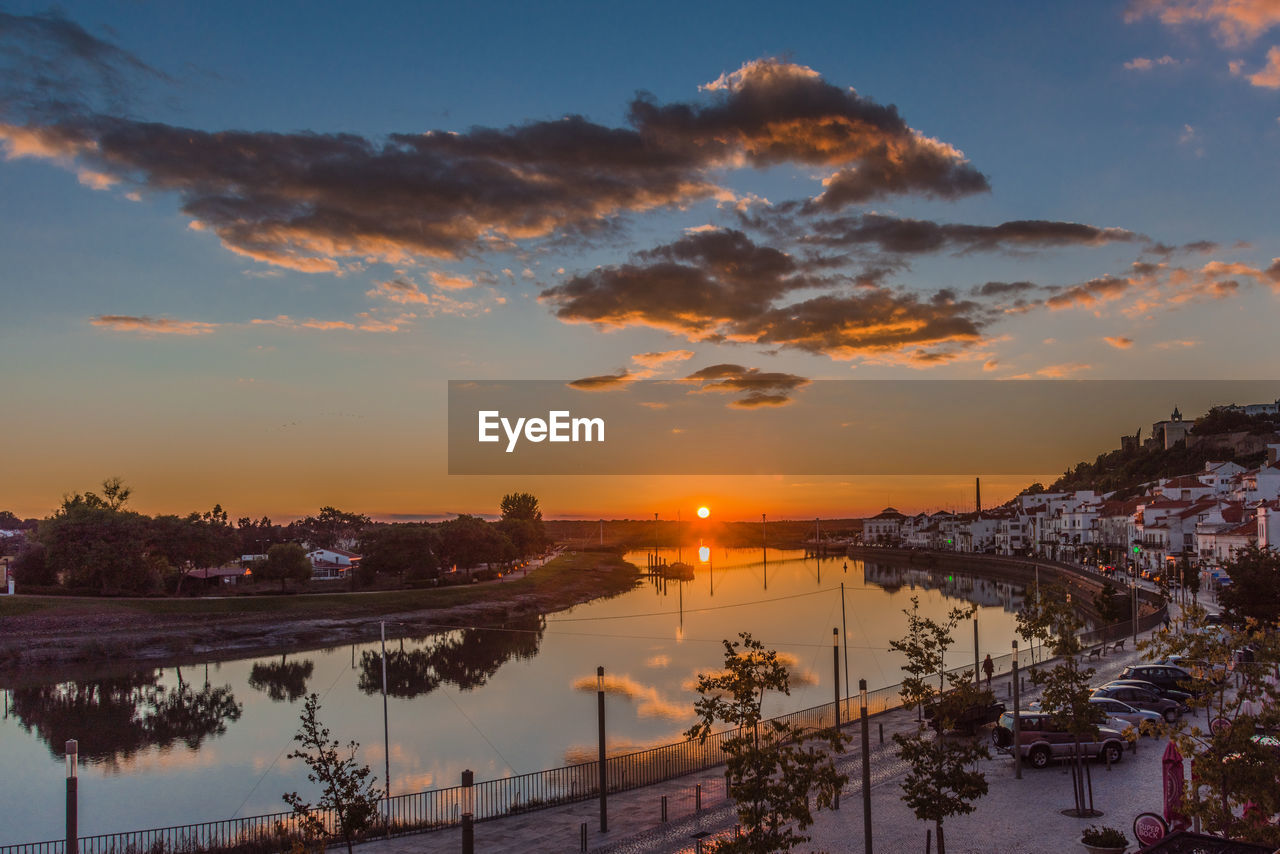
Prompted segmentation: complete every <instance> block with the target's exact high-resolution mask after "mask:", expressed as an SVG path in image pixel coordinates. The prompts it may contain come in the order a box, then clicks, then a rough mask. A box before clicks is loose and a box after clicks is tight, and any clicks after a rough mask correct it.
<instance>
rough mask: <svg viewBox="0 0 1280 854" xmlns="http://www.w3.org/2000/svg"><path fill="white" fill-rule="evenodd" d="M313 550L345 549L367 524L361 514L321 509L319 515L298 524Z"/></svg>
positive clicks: (366, 518)
mask: <svg viewBox="0 0 1280 854" xmlns="http://www.w3.org/2000/svg"><path fill="white" fill-rule="evenodd" d="M298 524H299V526H300V527H301V528H302V530H303V531H304V532H305V534H304V535H305V536H306V539H307V544H308V545H309V546H311V548H313V549H332V548H345V547H347V546H349V545H351V544H353V543H355V542H356V541H357V540H358V539H360V532H361V531H363V530H364V529H365V527H366V526H367V525H368V524H369V517H368V516H365V515H363V514H361V513H344V512H343V511H341V510H339V509H338V508H336V507H321V508H320V515H318V516H308V517H307V518H305V519H303V520H302V521H301V522H300V523H298Z"/></svg>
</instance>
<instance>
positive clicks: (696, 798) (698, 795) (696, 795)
mask: <svg viewBox="0 0 1280 854" xmlns="http://www.w3.org/2000/svg"><path fill="white" fill-rule="evenodd" d="M693 811H694V812H696V813H697V814H698V815H702V784H701V783H698V784H696V785H695V786H694V787H693Z"/></svg>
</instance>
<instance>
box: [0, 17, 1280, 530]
mask: <svg viewBox="0 0 1280 854" xmlns="http://www.w3.org/2000/svg"><path fill="white" fill-rule="evenodd" d="M0 81H2V82H0V198H2V199H3V200H4V203H3V205H0V263H2V264H3V270H4V273H3V275H2V276H0V358H2V359H3V362H4V365H5V369H4V371H3V373H2V374H0V376H2V377H3V379H0V390H2V391H3V392H4V395H3V400H4V405H3V406H2V407H0V435H3V437H4V442H3V448H4V450H3V466H0V470H2V474H0V478H2V480H0V507H3V506H7V507H8V508H9V509H12V510H14V511H15V512H17V513H19V515H34V516H43V515H45V514H47V513H49V512H51V511H52V510H53V509H54V508H56V507H57V506H58V504H59V503H60V501H61V498H62V496H63V495H65V494H68V493H73V492H79V491H84V490H87V489H93V488H95V486H96V484H98V483H100V482H101V481H102V480H103V479H104V478H108V477H116V476H118V477H121V478H123V479H124V480H125V481H126V482H127V483H128V484H130V485H131V486H132V487H133V490H134V498H133V505H134V506H135V507H136V508H138V509H140V510H143V511H145V512H152V513H155V512H189V511H192V510H204V509H207V508H209V507H211V506H212V505H213V504H214V503H215V502H217V503H221V504H222V505H223V507H225V508H227V509H228V511H229V512H230V513H231V514H232V516H233V517H235V516H254V517H258V516H261V515H269V516H272V517H273V518H276V519H288V518H292V517H295V516H299V515H305V514H307V513H312V512H315V510H316V509H317V508H319V507H321V506H323V505H333V506H338V507H341V508H343V509H349V510H358V511H360V512H365V513H368V514H370V515H373V516H375V517H380V518H404V517H409V516H413V515H424V516H425V515H435V514H451V513H457V512H484V513H492V512H495V511H496V508H497V504H498V500H499V498H500V497H501V496H502V495H503V494H504V493H506V492H510V491H515V490H524V491H531V492H534V493H535V494H537V495H538V496H539V497H540V498H541V501H542V506H543V508H544V511H545V512H546V514H547V515H548V516H553V517H554V516H582V517H587V518H597V517H600V516H604V517H614V516H617V517H626V516H630V517H635V518H648V517H650V516H651V514H652V513H654V512H658V513H660V514H661V515H662V516H663V517H668V518H672V517H674V516H675V515H676V514H677V512H680V511H681V508H691V507H696V506H698V505H699V504H709V505H711V506H713V507H715V508H716V511H717V513H718V514H719V515H720V516H721V517H723V518H755V517H757V516H758V515H759V514H760V513H768V514H770V515H771V516H774V517H776V518H782V517H786V516H798V517H807V516H813V515H825V516H855V515H863V514H869V513H873V512H875V511H877V510H878V509H880V508H881V507H883V506H884V505H885V504H887V503H893V504H894V505H895V506H898V507H899V508H900V509H913V510H914V509H925V508H937V507H951V508H963V507H966V506H970V505H971V503H972V497H971V496H972V478H971V477H969V476H968V475H967V474H966V475H964V476H960V475H951V474H948V475H945V476H944V475H939V476H933V477H930V476H928V475H925V474H920V473H918V472H910V476H907V474H908V468H909V467H906V466H904V468H903V469H902V471H903V475H902V476H897V477H895V476H891V475H883V474H877V475H875V476H864V475H863V473H862V472H858V471H833V472H831V473H829V474H826V475H819V476H816V477H815V476H813V475H811V474H805V475H803V476H800V475H795V474H793V473H790V472H786V471H779V472H776V473H773V474H767V475H752V476H746V475H736V476H735V475H731V474H714V475H699V474H688V475H683V476H682V475H681V474H678V473H676V474H670V473H664V474H662V475H661V476H657V475H654V476H646V475H643V474H641V475H625V476H623V475H618V476H614V475H609V476H606V475H599V474H591V473H590V471H585V472H584V471H581V470H577V469H575V470H574V471H575V473H572V474H570V473H563V474H545V475H524V474H520V473H518V472H515V471H513V472H512V473H511V474H488V475H460V474H453V475H450V474H449V447H448V444H449V443H448V430H447V422H448V408H449V398H448V383H449V382H450V381H451V380H452V381H485V382H491V383H499V384H500V383H503V382H506V381H511V380H544V381H557V382H563V383H573V385H571V386H570V388H573V389H576V390H577V391H579V392H581V395H582V399H583V401H584V402H583V403H582V408H583V409H584V410H587V409H589V408H590V406H591V403H590V401H591V400H593V399H601V396H602V395H607V394H612V393H625V392H626V390H628V389H632V390H634V389H635V388H639V387H641V386H639V385H637V383H639V382H641V381H649V382H653V381H660V382H665V383H669V384H673V385H674V384H676V383H679V385H674V387H676V388H679V389H685V390H687V391H686V392H685V393H687V394H688V395H696V394H701V393H704V392H716V394H714V395H709V396H708V397H709V398H712V399H715V400H716V401H718V402H719V403H718V405H720V406H722V407H723V408H724V409H726V410H731V413H729V414H728V415H726V416H725V417H727V418H729V421H725V420H724V419H723V418H722V419H720V420H718V421H717V422H716V424H717V427H716V429H717V430H724V431H726V435H728V434H733V433H736V432H739V431H747V432H749V431H750V430H751V429H754V428H753V426H752V422H751V419H753V418H754V419H758V420H757V422H756V423H760V421H759V420H760V419H767V418H768V417H769V416H770V415H771V414H775V413H776V412H777V411H779V410H781V409H787V410H788V411H789V412H791V413H792V414H795V415H801V414H802V413H804V412H805V409H804V407H805V406H806V395H808V396H810V397H812V396H813V395H814V392H813V391H812V389H813V388H815V385H814V383H815V381H818V380H858V381H880V380H896V381H913V380H919V379H929V380H954V381H957V382H960V381H968V380H978V379H981V380H1010V381H1026V380H1030V379H1034V380H1116V379H1125V380H1205V379H1236V380H1242V379H1253V380H1269V379H1274V378H1275V377H1274V371H1273V370H1272V369H1271V366H1273V365H1274V364H1276V361H1277V357H1278V356H1280V343H1278V339H1277V336H1276V335H1275V317H1276V308H1277V297H1278V296H1280V263H1278V262H1277V260H1276V256H1277V255H1280V240H1277V237H1278V235H1277V228H1278V226H1277V222H1278V221H1277V218H1276V216H1275V212H1276V203H1275V200H1276V199H1277V198H1278V197H1280V193H1278V192H1277V191H1278V190H1280V186H1277V184H1278V182H1277V169H1276V161H1277V155H1278V154H1280V4H1277V3H1276V2H1274V0H1135V2H1130V3H1124V2H1081V3H1073V4H1026V3H982V4H968V5H963V4H911V3H900V4H870V3H847V2H846V3H806V4H789V5H781V6H780V5H779V4H773V3H743V2H738V3H734V4H719V3H703V4H664V3H647V4H635V5H629V6H622V5H620V4H609V5H601V4H589V3H547V4H526V5H524V6H519V5H516V4H506V3H501V4H492V3H466V4H457V3H453V4H434V3H403V4H396V3H386V4H378V5H376V6H375V7H373V8H366V7H365V6H364V5H358V4H336V3H287V2H280V3H272V4H258V3H225V4H171V3H150V2H94V3H75V2H70V3H62V4H60V5H58V6H57V7H49V6H46V5H42V4H32V3H13V2H11V3H4V2H0ZM1275 396H1276V397H1280V391H1277V392H1276V395H1275ZM1168 397H1169V399H1168V400H1167V401H1163V402H1160V403H1159V404H1153V403H1152V402H1151V401H1150V400H1148V399H1144V400H1143V401H1142V407H1141V408H1138V407H1136V406H1135V407H1133V408H1131V409H1126V408H1125V407H1124V406H1120V405H1115V406H1113V405H1108V406H1107V407H1105V410H1106V411H1105V412H1092V411H1082V412H1080V413H1079V417H1080V418H1081V419H1083V420H1088V421H1089V422H1090V423H1091V424H1092V423H1096V422H1098V421H1099V420H1100V419H1101V420H1102V424H1103V426H1105V428H1106V430H1109V431H1110V433H1109V434H1108V435H1114V436H1115V437H1116V442H1114V443H1112V444H1113V445H1114V444H1118V437H1119V435H1120V433H1122V432H1123V433H1131V432H1132V430H1133V428H1134V426H1136V425H1138V424H1150V423H1151V422H1152V421H1155V420H1158V419H1159V418H1162V417H1164V416H1165V414H1166V413H1167V411H1168V410H1169V409H1171V408H1172V407H1173V406H1174V405H1177V404H1178V400H1177V399H1176V397H1177V395H1176V394H1175V393H1171V394H1169V395H1168ZM1217 402H1221V403H1229V402H1238V403H1245V402H1253V401H1244V400H1239V401H1232V400H1227V399H1224V400H1221V401H1217ZM886 405H887V404H886ZM526 414H527V413H526ZM1196 414H1199V413H1198V412H1188V415H1191V416H1194V415H1196ZM812 417H813V418H818V417H823V418H826V417H839V416H838V415H837V416H831V415H829V413H826V412H821V413H820V412H819V411H818V410H814V411H813V415H812ZM904 417H905V416H904ZM991 417H992V419H993V420H994V419H1000V420H1007V419H1018V418H1020V417H1022V414H1020V413H1019V412H1018V411H1017V408H1016V407H1012V408H1010V407H1007V406H1006V407H1004V408H1003V409H997V410H993V411H992V413H991ZM939 418H940V429H939V431H938V436H939V437H940V438H939V441H942V439H941V437H942V436H943V435H945V423H944V421H945V416H939ZM733 419H737V420H736V421H735V420H733ZM841 423H843V422H841ZM1113 428H1114V429H1113ZM680 429H682V428H680V427H676V426H672V427H671V429H670V430H667V429H665V428H664V429H658V430H655V435H654V439H653V443H652V448H651V450H650V452H651V453H652V454H653V455H655V456H657V457H661V456H662V455H663V454H664V453H665V448H666V445H664V443H666V442H669V441H671V438H670V437H671V436H673V435H678V433H677V432H673V431H679V430H680ZM1104 432H1105V431H1104ZM850 441H856V439H851V440H850ZM1110 446H1111V445H1108V446H1107V447H1096V448H1094V449H1093V451H1092V452H1091V453H1089V454H1087V455H1085V456H1087V457H1092V456H1093V455H1094V454H1095V453H1099V452H1102V451H1105V450H1107V449H1108V447H1110ZM1080 458H1081V456H1080V454H1079V449H1078V448H1075V447H1070V448H1068V447H1066V446H1063V447H1062V449H1061V451H1060V452H1057V453H1048V454H1046V455H1045V459H1044V465H1043V468H1041V469H1039V473H1037V472H1035V471H1030V472H1026V473H1025V476H1022V475H1009V474H1004V473H1002V474H999V475H996V476H992V477H991V478H990V479H989V480H984V492H983V494H984V503H988V504H989V503H991V502H993V501H996V500H1003V499H1006V498H1008V497H1010V496H1012V495H1013V494H1015V493H1016V492H1017V491H1018V490H1019V489H1020V488H1021V487H1022V486H1023V485H1025V483H1027V482H1028V481H1029V480H1030V479H1035V476H1037V474H1038V476H1040V477H1052V476H1053V474H1054V473H1055V472H1059V471H1061V470H1062V469H1063V468H1064V467H1066V466H1068V465H1071V464H1072V463H1074V462H1075V461H1077V460H1078V459H1080ZM571 468H572V467H571ZM659 469H661V467H660V466H659V467H655V470H659ZM750 470H754V469H751V468H749V467H746V466H744V471H750ZM972 474H973V475H975V476H977V475H982V474H984V472H982V471H974V472H973V473H972Z"/></svg>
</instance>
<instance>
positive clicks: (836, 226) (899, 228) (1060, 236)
mask: <svg viewBox="0 0 1280 854" xmlns="http://www.w3.org/2000/svg"><path fill="white" fill-rule="evenodd" d="M810 228H811V229H812V235H813V236H812V237H811V238H810V240H811V241H812V242H815V243H819V244H822V245H827V246H852V245H860V244H873V245H875V246H876V247H877V248H879V249H880V250H881V251H883V252H888V253H893V254H917V253H923V252H937V251H939V250H942V249H954V250H956V251H958V252H962V253H964V252H977V251H985V252H991V251H996V250H1009V249H1033V248H1035V249H1038V248H1042V247H1049V246H1099V245H1102V244H1105V243H1114V242H1127V241H1132V240H1136V239H1138V237H1139V236H1138V235H1136V234H1134V233H1133V232H1131V231H1128V230H1126V229H1123V228H1099V227H1097V226H1094V225H1085V224H1083V223H1078V222H1055V221H1051V220H1034V219H1033V220H1013V221H1011V222H1004V223H1001V224H1000V225H966V224H961V223H938V222H932V221H930V220H920V219H900V218H898V217H892V216H883V215H880V214H864V215H862V216H850V217H836V218H827V219H817V220H815V221H814V222H813V223H812V224H811V225H810Z"/></svg>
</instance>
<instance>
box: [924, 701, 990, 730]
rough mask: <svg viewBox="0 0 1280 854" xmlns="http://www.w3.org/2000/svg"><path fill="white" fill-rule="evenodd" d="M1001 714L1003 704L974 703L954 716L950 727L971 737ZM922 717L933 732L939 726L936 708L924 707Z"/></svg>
mask: <svg viewBox="0 0 1280 854" xmlns="http://www.w3.org/2000/svg"><path fill="white" fill-rule="evenodd" d="M1002 714H1004V703H974V704H973V705H971V706H968V707H966V708H964V709H962V710H961V711H960V713H959V714H957V715H956V716H955V719H954V720H953V721H951V727H952V729H954V730H956V731H957V732H962V733H966V734H968V735H973V734H974V733H976V732H977V731H978V729H979V728H980V727H982V726H983V725H985V724H989V723H991V722H992V721H994V720H997V719H998V718H999V717H1000V716H1001V715H1002ZM924 716H925V718H927V719H928V721H929V726H931V727H933V728H934V729H935V730H936V729H938V728H939V727H940V726H941V722H940V721H939V720H938V716H937V706H927V707H925V710H924Z"/></svg>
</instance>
